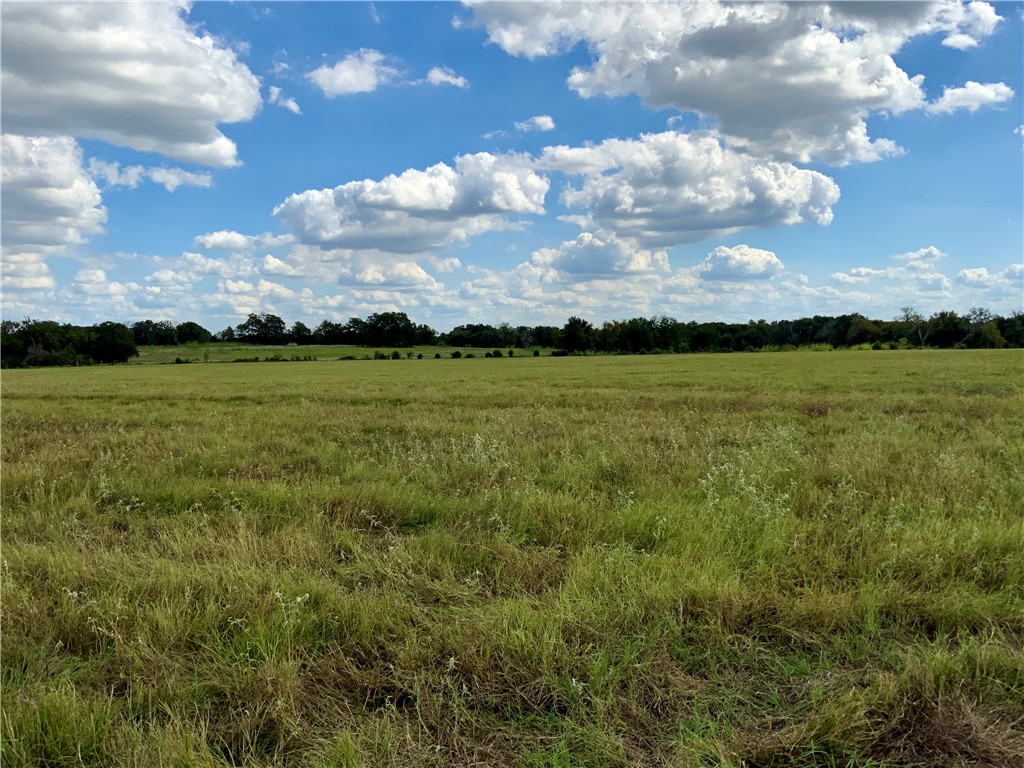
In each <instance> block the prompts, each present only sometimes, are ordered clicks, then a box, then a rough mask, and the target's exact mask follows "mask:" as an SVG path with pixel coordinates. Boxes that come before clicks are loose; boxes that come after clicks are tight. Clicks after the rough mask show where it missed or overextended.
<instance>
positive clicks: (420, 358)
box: [416, 352, 440, 360]
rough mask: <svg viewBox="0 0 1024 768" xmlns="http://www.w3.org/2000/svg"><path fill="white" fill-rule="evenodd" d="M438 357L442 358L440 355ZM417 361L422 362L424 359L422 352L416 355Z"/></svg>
mask: <svg viewBox="0 0 1024 768" xmlns="http://www.w3.org/2000/svg"><path fill="white" fill-rule="evenodd" d="M438 357H440V355H438ZM416 359H417V360H422V359H423V353H422V352H419V353H418V354H417V355H416Z"/></svg>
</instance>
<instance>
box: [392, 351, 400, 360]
mask: <svg viewBox="0 0 1024 768" xmlns="http://www.w3.org/2000/svg"><path fill="white" fill-rule="evenodd" d="M391 359H392V360H401V359H402V353H401V352H399V351H398V350H397V349H396V350H395V351H394V352H392V353H391Z"/></svg>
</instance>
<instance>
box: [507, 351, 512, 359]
mask: <svg viewBox="0 0 1024 768" xmlns="http://www.w3.org/2000/svg"><path fill="white" fill-rule="evenodd" d="M508 356H509V357H512V350H511V349H510V350H509V351H508Z"/></svg>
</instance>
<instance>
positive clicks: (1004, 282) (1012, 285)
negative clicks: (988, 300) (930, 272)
mask: <svg viewBox="0 0 1024 768" xmlns="http://www.w3.org/2000/svg"><path fill="white" fill-rule="evenodd" d="M955 280H956V282H957V283H959V284H961V285H966V286H970V287H971V288H986V289H992V288H996V289H1005V290H1006V291H1014V292H1016V294H1017V296H1018V298H1019V297H1020V292H1021V290H1022V289H1024V282H1022V281H1024V266H1022V265H1020V264H1011V265H1010V266H1009V267H1007V268H1006V269H1003V270H1001V271H999V272H989V271H988V269H986V268H985V267H977V268H974V269H961V270H960V271H959V272H957V273H956V278H955Z"/></svg>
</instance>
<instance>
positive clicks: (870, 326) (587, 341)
mask: <svg viewBox="0 0 1024 768" xmlns="http://www.w3.org/2000/svg"><path fill="white" fill-rule="evenodd" d="M211 341H222V342H224V341H234V342H241V343H246V344H254V345H257V344H258V345H285V344H295V345H309V344H321V345H322V344H332V345H352V346H365V347H392V348H394V347H397V348H408V347H413V346H432V345H440V346H448V347H456V348H459V347H476V348H494V349H525V348H536V347H544V348H551V349H553V350H555V353H557V354H585V353H587V352H603V353H612V354H649V353H660V352H673V353H686V352H747V351H757V350H765V349H789V348H796V347H801V346H808V345H825V346H829V347H833V348H843V347H859V346H864V345H867V346H870V347H872V348H875V349H904V348H909V347H937V348H954V347H955V348H964V349H979V348H984V349H998V348H1001V347H1024V313H1021V312H1014V313H1012V314H1011V315H1009V316H1008V317H1004V316H1000V315H996V314H993V313H992V312H989V311H988V310H987V309H980V308H976V309H972V310H971V311H970V312H967V313H966V314H964V315H959V314H957V313H956V312H952V311H943V312H936V313H935V314H933V315H931V316H930V317H925V316H924V315H922V314H921V313H920V312H917V311H916V310H914V309H913V308H912V307H904V308H903V309H902V310H901V311H900V314H899V315H897V316H896V317H895V318H893V319H892V320H870V319H868V318H866V317H864V316H863V315H860V314H850V315H839V316H837V317H833V316H827V315H815V316H813V317H805V318H800V319H798V320H775V321H772V322H768V321H765V320H756V321H755V320H751V321H749V322H747V323H721V322H708V323H698V322H696V321H690V322H680V321H678V320H676V319H674V318H671V317H665V316H656V317H649V318H648V317H634V318H631V319H629V320H613V321H610V322H606V323H602V324H601V325H600V326H595V325H593V324H592V323H590V322H588V321H587V320H584V319H583V318H580V317H570V318H569V319H568V321H566V323H565V324H564V325H563V326H560V327H559V326H549V325H537V326H525V325H520V326H512V325H510V324H509V323H502V324H500V325H497V326H493V325H488V324H482V323H478V324H468V325H460V326H458V327H456V328H453V329H452V330H451V331H449V332H447V333H438V332H437V331H435V330H434V329H433V328H431V327H429V326H427V325H419V324H416V323H414V322H413V321H412V320H411V319H410V318H409V316H408V315H406V314H405V313H404V312H379V313H374V314H372V315H370V316H369V317H367V318H365V319H362V318H358V317H353V318H351V319H350V320H349V321H348V322H347V323H335V322H332V321H330V320H324V321H323V322H322V323H320V324H319V325H318V326H317V327H316V328H314V329H310V328H309V327H308V326H306V325H305V324H304V323H302V322H295V323H293V324H292V325H291V327H288V325H287V323H286V322H285V321H284V320H283V319H282V318H280V317H278V316H277V315H272V314H266V313H263V314H256V313H253V314H250V315H249V316H248V317H247V318H246V320H245V321H244V322H242V323H240V324H238V325H237V326H229V327H227V328H225V329H224V330H222V331H220V332H218V333H211V332H210V331H208V330H207V329H206V328H203V327H202V326H201V325H199V324H198V323H195V322H191V321H189V322H184V323H179V324H177V325H175V324H173V323H171V322H168V321H153V320H140V321H139V322H136V323H133V324H132V325H130V326H129V325H124V324H121V323H116V322H109V321H108V322H104V323H99V324H97V325H92V326H87V327H82V326H76V325H70V324H66V323H65V324H61V323H57V322H54V321H50V320H44V321H38V320H29V319H26V320H24V321H21V322H13V321H6V320H5V321H3V323H2V324H0V364H2V365H3V367H5V368H14V367H24V366H42V365H90V364H94V363H117V362H125V361H127V360H129V359H130V358H131V357H134V356H136V355H138V354H139V352H138V348H139V347H140V346H178V345H184V344H205V343H208V342H211Z"/></svg>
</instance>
